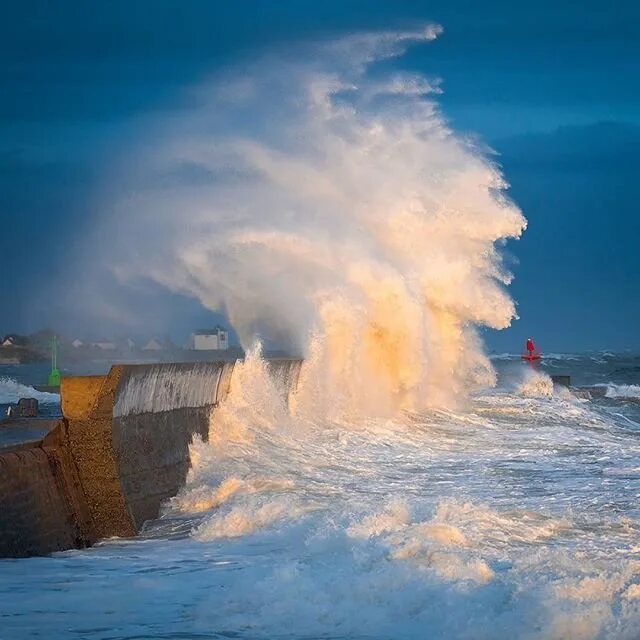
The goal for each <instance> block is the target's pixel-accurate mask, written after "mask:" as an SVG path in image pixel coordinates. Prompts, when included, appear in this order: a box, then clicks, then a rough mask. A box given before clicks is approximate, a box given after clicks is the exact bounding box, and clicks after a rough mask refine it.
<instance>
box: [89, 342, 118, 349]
mask: <svg viewBox="0 0 640 640" xmlns="http://www.w3.org/2000/svg"><path fill="white" fill-rule="evenodd" d="M91 346H92V347H96V348H98V349H102V350H103V351H114V350H115V348H116V343H115V342H111V340H99V341H98V342H92V343H91Z"/></svg>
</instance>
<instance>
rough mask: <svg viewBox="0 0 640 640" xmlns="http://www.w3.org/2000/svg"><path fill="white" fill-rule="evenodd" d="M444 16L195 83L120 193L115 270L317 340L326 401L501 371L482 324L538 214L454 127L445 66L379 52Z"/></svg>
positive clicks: (439, 389)
mask: <svg viewBox="0 0 640 640" xmlns="http://www.w3.org/2000/svg"><path fill="white" fill-rule="evenodd" d="M439 31H440V29H439V27H434V26H430V27H428V28H426V29H424V30H417V31H410V32H383V33H370V34H359V35H355V36H350V37H346V38H343V39H340V40H338V41H330V42H322V43H316V44H314V45H308V46H307V49H306V50H305V53H306V55H301V54H300V53H299V52H298V53H297V54H290V55H285V54H281V55H275V54H272V55H271V56H266V57H265V58H263V59H262V60H260V61H258V62H256V63H253V64H252V65H249V66H247V67H245V68H242V69H234V70H229V71H228V72H227V73H225V74H221V75H220V76H219V77H216V78H215V79H214V80H213V81H211V82H208V83H205V84H204V85H202V86H201V87H199V88H198V89H197V90H196V91H195V92H194V93H195V96H196V102H197V103H198V105H199V106H198V107H197V108H194V109H192V110H189V111H188V112H187V113H186V114H185V115H184V116H182V117H180V118H177V121H176V122H175V123H174V124H173V125H172V126H171V127H170V128H168V129H164V130H162V131H160V130H156V131H154V141H153V142H152V143H149V144H147V145H145V149H146V151H145V152H144V153H143V154H142V155H141V156H140V157H137V158H136V165H137V167H145V171H148V172H149V173H150V175H149V173H146V174H145V175H140V171H141V170H140V169H139V168H138V169H137V172H136V170H134V169H133V167H131V168H130V169H131V171H130V172H129V179H130V181H132V182H133V183H134V184H133V186H132V185H131V184H129V186H128V190H127V199H126V201H123V202H116V203H113V204H112V205H111V206H110V208H109V218H110V220H111V221H112V223H113V224H117V225H118V233H117V234H115V237H117V238H119V239H120V240H119V241H120V242H121V243H122V244H121V246H119V247H116V248H114V247H112V246H110V248H109V250H110V252H112V254H113V252H114V251H116V252H118V251H120V252H121V254H122V255H121V259H118V260H117V261H114V260H113V259H112V260H110V262H115V263H117V265H118V266H117V275H118V277H119V278H121V279H123V280H125V281H129V280H132V281H135V280H136V279H138V278H141V277H146V278H150V279H151V280H153V281H155V282H156V283H159V284H161V285H162V286H164V287H167V288H169V289H170V290H172V291H176V292H180V293H183V294H186V295H189V296H193V297H195V298H197V299H198V300H199V301H200V302H201V303H202V304H203V305H204V306H205V307H207V308H209V309H212V310H222V311H224V312H225V313H226V314H227V315H228V317H229V319H230V320H231V322H232V324H233V326H234V328H235V329H236V330H237V332H238V333H239V336H240V339H241V341H242V344H243V346H244V347H245V348H247V347H249V346H250V344H252V343H253V341H254V339H255V338H256V337H257V336H259V337H261V338H262V339H263V340H265V341H266V342H267V343H268V344H278V345H280V346H284V347H285V348H286V349H288V350H289V351H290V352H294V353H298V354H300V355H302V356H304V357H305V359H306V360H307V361H308V362H310V363H312V365H314V366H315V368H314V369H313V373H312V374H309V375H310V376H311V375H312V376H313V378H314V380H315V388H314V389H313V390H311V388H310V386H309V385H306V387H305V388H306V389H307V390H309V392H310V393H313V397H312V398H309V399H308V401H309V402H313V403H314V405H315V406H316V408H317V407H318V406H322V407H324V408H325V409H326V411H327V412H328V414H329V415H328V417H330V418H332V417H338V416H340V415H342V416H345V415H346V416H354V415H393V414H394V413H395V412H396V411H398V410H419V409H422V408H424V407H426V406H451V405H452V403H454V402H455V401H456V399H458V398H460V397H461V396H464V395H465V394H466V393H468V392H469V391H470V390H472V389H474V388H476V387H477V386H478V385H481V386H483V385H487V384H492V383H493V381H494V373H493V369H492V366H491V363H490V361H489V359H488V358H487V357H486V356H485V354H484V352H483V349H482V345H481V340H480V338H479V335H478V327H491V328H495V329H501V328H504V327H506V326H508V325H509V323H510V321H511V319H512V317H513V316H514V315H515V310H514V304H513V302H512V301H511V299H510V298H509V296H508V294H507V293H506V290H505V285H507V284H508V283H509V282H510V280H511V275H510V274H509V272H508V271H507V269H506V268H505V267H504V265H503V262H502V256H501V247H502V245H503V244H504V242H505V241H506V240H507V239H509V238H517V237H519V236H520V234H521V232H522V230H523V229H524V227H525V224H526V223H525V220H524V218H523V216H522V214H521V212H520V211H519V210H518V208H517V207H516V206H514V205H513V204H512V203H511V202H510V201H509V200H508V199H507V198H506V197H505V194H504V189H505V187H506V183H505V181H504V180H503V178H502V176H501V174H500V171H499V170H498V168H497V167H496V165H495V164H493V163H492V162H490V161H488V160H487V159H486V158H485V157H484V156H483V153H482V152H481V151H480V149H479V148H478V146H476V145H474V144H473V143H472V142H470V141H469V140H467V139H465V138H463V137H461V136H458V135H456V134H455V133H454V132H453V131H451V129H450V128H449V127H448V125H447V123H446V121H445V119H444V118H443V116H442V115H441V114H440V111H439V109H438V106H437V103H436V101H435V99H434V96H435V95H436V94H437V93H438V92H439V89H438V86H437V83H435V82H433V81H429V80H427V79H426V78H424V77H422V76H420V75H417V74H408V73H403V72H393V71H386V72H384V71H382V70H381V69H380V68H379V65H378V66H376V65H375V64H374V63H375V62H377V61H380V60H381V59H385V58H391V57H394V56H399V55H401V54H402V53H403V52H404V50H405V48H406V47H407V46H409V45H410V44H411V43H420V42H426V41H429V40H432V39H433V38H435V37H436V35H437V34H438V33H439ZM136 181H138V182H136ZM157 183H160V184H161V187H151V186H150V185H151V184H157ZM150 228H153V229H154V232H153V233H148V230H149V229H150ZM129 239H131V240H132V241H133V239H135V246H126V243H127V242H128V241H129ZM309 368H310V367H307V370H309ZM365 390H366V391H365ZM301 401H302V400H301Z"/></svg>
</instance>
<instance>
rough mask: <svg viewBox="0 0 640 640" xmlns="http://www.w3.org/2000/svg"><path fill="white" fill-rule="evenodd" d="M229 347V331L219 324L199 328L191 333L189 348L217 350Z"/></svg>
mask: <svg viewBox="0 0 640 640" xmlns="http://www.w3.org/2000/svg"><path fill="white" fill-rule="evenodd" d="M228 348H229V332H228V331H227V330H226V329H225V328H224V327H221V326H220V325H216V326H215V327H214V328H213V329H200V330H198V331H195V332H194V333H192V334H191V338H190V339H189V349H194V350H195V351H219V350H224V349H228Z"/></svg>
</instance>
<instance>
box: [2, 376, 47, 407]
mask: <svg viewBox="0 0 640 640" xmlns="http://www.w3.org/2000/svg"><path fill="white" fill-rule="evenodd" d="M20 398H35V399H36V400H38V402H42V403H46V404H54V403H58V402H60V395H59V394H57V393H48V392H46V391H37V390H36V389H34V388H33V387H30V386H28V385H24V384H20V383H19V382H18V381H17V380H14V379H13V378H8V377H0V404H13V403H16V402H18V400H20Z"/></svg>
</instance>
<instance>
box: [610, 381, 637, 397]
mask: <svg viewBox="0 0 640 640" xmlns="http://www.w3.org/2000/svg"><path fill="white" fill-rule="evenodd" d="M605 395H606V397H607V398H638V399H640V385H637V384H611V383H609V384H608V385H607V391H606V394H605Z"/></svg>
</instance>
